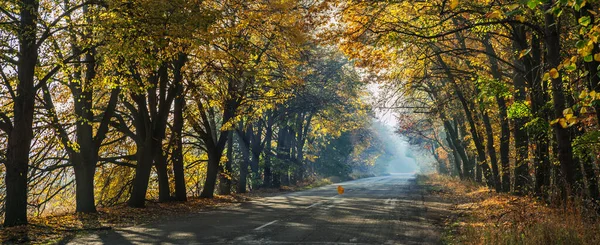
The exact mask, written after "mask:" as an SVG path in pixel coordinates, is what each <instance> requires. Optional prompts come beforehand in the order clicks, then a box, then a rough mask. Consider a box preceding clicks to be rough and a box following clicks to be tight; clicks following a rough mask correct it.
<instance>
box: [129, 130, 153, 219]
mask: <svg viewBox="0 0 600 245" xmlns="http://www.w3.org/2000/svg"><path fill="white" fill-rule="evenodd" d="M150 141H151V139H146V141H145V142H144V145H138V148H137V152H136V160H137V166H136V168H135V177H134V179H133V188H132V190H131V196H130V197H129V201H128V203H127V204H128V205H129V206H130V207H132V208H144V207H146V192H147V191H148V182H149V181H150V173H151V172H152V162H153V160H154V156H153V154H151V153H150V152H148V151H151V149H152V146H151V145H152V143H150Z"/></svg>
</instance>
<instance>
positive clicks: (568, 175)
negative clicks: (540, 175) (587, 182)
mask: <svg viewBox="0 0 600 245" xmlns="http://www.w3.org/2000/svg"><path fill="white" fill-rule="evenodd" d="M553 4H554V1H549V2H548V3H546V5H545V9H546V10H547V13H546V14H545V30H546V35H545V36H544V38H545V42H546V52H547V54H546V60H547V63H548V70H550V69H552V68H556V67H558V65H559V64H560V60H561V57H560V36H559V33H558V30H559V28H560V27H559V26H558V24H557V23H556V21H555V18H554V15H553V14H552V11H550V9H551V8H552V5H553ZM551 84H552V98H553V99H554V107H553V108H554V117H555V118H562V117H563V110H564V109H565V108H566V99H565V95H564V91H563V82H562V76H560V75H559V76H558V77H556V78H551ZM554 132H555V134H556V143H557V146H558V161H559V163H560V167H561V175H562V182H563V183H562V185H560V186H562V187H563V188H564V189H563V190H564V193H563V199H564V200H566V198H567V197H568V196H569V195H570V194H573V189H572V188H574V184H575V171H574V169H575V167H574V166H573V165H574V164H575V162H574V159H573V149H572V146H571V137H570V134H569V130H568V129H565V128H562V127H561V126H560V124H559V123H557V124H555V125H554Z"/></svg>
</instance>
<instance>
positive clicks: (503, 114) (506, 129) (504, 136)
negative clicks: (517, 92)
mask: <svg viewBox="0 0 600 245" xmlns="http://www.w3.org/2000/svg"><path fill="white" fill-rule="evenodd" d="M483 45H484V46H485V50H486V52H487V54H488V59H489V60H490V69H491V73H492V76H493V77H494V79H495V80H496V81H498V82H502V80H503V79H502V73H501V72H500V65H499V64H498V59H497V58H496V57H497V54H496V50H494V47H493V46H492V44H491V43H490V39H489V36H486V39H485V40H484V41H483ZM496 103H497V104H498V118H499V120H500V166H501V170H500V171H501V177H500V178H501V179H502V181H501V191H503V192H510V159H509V154H510V126H509V124H508V113H507V107H506V101H505V99H504V95H503V94H498V95H496ZM500 178H498V180H500Z"/></svg>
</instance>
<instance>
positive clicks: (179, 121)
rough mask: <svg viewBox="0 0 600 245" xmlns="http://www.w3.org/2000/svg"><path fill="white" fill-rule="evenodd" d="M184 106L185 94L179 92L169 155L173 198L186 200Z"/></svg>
mask: <svg viewBox="0 0 600 245" xmlns="http://www.w3.org/2000/svg"><path fill="white" fill-rule="evenodd" d="M184 107H185V96H184V95H182V94H181V93H180V95H179V97H178V98H176V99H175V111H174V116H173V117H174V118H173V120H174V122H173V140H175V144H174V146H173V151H172V153H171V154H172V155H171V161H172V162H173V175H174V178H175V199H176V200H177V201H182V202H184V201H187V190H186V186H185V168H184V165H183V138H182V135H183V108H184Z"/></svg>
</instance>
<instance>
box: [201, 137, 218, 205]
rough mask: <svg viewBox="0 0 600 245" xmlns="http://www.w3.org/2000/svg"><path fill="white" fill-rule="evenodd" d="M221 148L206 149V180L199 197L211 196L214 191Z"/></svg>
mask: <svg viewBox="0 0 600 245" xmlns="http://www.w3.org/2000/svg"><path fill="white" fill-rule="evenodd" d="M222 154H223V150H221V149H216V148H213V149H209V150H208V168H207V170H206V181H205V183H204V188H202V193H200V197H201V198H213V196H214V192H215V183H216V182H217V174H218V173H219V163H220V161H221V155H222Z"/></svg>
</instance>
